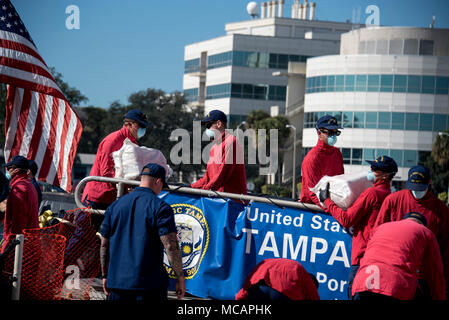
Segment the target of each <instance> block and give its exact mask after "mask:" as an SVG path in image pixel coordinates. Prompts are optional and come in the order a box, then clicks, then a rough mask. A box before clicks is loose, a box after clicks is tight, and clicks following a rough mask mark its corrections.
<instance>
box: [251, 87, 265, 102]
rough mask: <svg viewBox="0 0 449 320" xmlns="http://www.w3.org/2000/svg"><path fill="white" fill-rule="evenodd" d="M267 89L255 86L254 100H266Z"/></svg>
mask: <svg viewBox="0 0 449 320" xmlns="http://www.w3.org/2000/svg"><path fill="white" fill-rule="evenodd" d="M266 93H267V88H266V86H261V85H259V86H254V99H261V100H265V99H266Z"/></svg>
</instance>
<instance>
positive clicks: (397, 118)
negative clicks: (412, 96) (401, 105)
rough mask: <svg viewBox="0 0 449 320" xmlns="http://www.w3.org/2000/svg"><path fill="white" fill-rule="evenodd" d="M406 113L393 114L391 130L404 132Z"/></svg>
mask: <svg viewBox="0 0 449 320" xmlns="http://www.w3.org/2000/svg"><path fill="white" fill-rule="evenodd" d="M404 120H405V116H404V113H401V112H393V113H392V114H391V129H397V130H404Z"/></svg>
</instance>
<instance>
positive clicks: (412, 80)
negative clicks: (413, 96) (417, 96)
mask: <svg viewBox="0 0 449 320" xmlns="http://www.w3.org/2000/svg"><path fill="white" fill-rule="evenodd" d="M407 92H411V93H420V92H421V76H408V83H407Z"/></svg>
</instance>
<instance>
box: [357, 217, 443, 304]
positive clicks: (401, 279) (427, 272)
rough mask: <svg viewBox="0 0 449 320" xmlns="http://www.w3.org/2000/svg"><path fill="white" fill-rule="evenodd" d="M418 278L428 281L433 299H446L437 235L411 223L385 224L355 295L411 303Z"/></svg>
mask: <svg viewBox="0 0 449 320" xmlns="http://www.w3.org/2000/svg"><path fill="white" fill-rule="evenodd" d="M418 270H419V271H420V274H418V272H417V271H418ZM418 277H419V278H423V279H425V280H426V281H427V283H428V285H429V289H430V294H431V297H432V299H434V300H436V299H438V300H444V299H446V286H445V281H444V274H443V264H442V261H441V255H440V251H439V248H438V243H437V241H436V238H435V235H434V234H433V233H432V231H430V230H429V229H428V228H426V227H425V226H423V225H421V224H419V223H417V222H415V221H413V220H411V219H406V220H401V221H395V222H390V223H385V224H383V225H381V226H379V227H378V228H377V229H376V231H375V232H374V234H373V236H372V237H371V239H370V241H369V242H368V246H367V248H366V251H365V255H364V256H363V258H362V259H361V261H360V268H359V270H358V272H357V274H356V276H355V278H354V283H353V285H352V294H353V295H354V294H355V293H356V292H363V291H371V292H375V293H380V294H384V295H387V296H391V297H394V298H396V299H401V300H411V299H413V298H414V296H415V293H416V286H417V281H418Z"/></svg>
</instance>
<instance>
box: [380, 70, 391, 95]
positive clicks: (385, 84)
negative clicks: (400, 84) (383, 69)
mask: <svg viewBox="0 0 449 320" xmlns="http://www.w3.org/2000/svg"><path fill="white" fill-rule="evenodd" d="M380 91H381V92H392V91H393V75H390V74H383V75H381V76H380Z"/></svg>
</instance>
